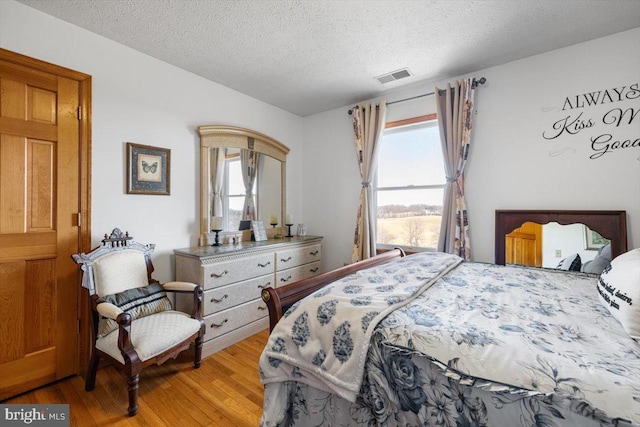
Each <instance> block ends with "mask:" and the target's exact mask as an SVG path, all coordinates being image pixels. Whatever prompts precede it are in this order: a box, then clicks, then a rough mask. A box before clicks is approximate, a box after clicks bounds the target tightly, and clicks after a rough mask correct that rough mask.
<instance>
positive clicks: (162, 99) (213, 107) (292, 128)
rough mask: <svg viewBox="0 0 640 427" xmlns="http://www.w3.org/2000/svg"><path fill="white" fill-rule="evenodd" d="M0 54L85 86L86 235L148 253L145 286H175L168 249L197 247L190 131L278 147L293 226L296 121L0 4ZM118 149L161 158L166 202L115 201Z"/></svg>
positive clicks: (5, 0)
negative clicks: (235, 132)
mask: <svg viewBox="0 0 640 427" xmlns="http://www.w3.org/2000/svg"><path fill="white" fill-rule="evenodd" d="M0 46H1V47H2V48H4V49H8V50H11V51H14V52H17V53H21V54H23V55H27V56H31V57H34V58H37V59H41V60H44V61H47V62H51V63H54V64H56V65H61V66H63V67H66V68H71V69H74V70H77V71H81V72H83V73H87V74H90V75H91V76H92V85H93V117H92V121H93V139H92V148H93V155H92V168H93V171H92V195H93V197H92V234H93V239H92V240H93V244H94V246H95V245H97V244H99V241H100V239H101V238H102V235H103V234H104V233H106V232H109V231H111V229H112V228H113V227H115V226H117V227H120V228H121V229H123V230H128V231H130V233H131V234H132V235H133V236H134V237H135V238H136V240H138V241H141V242H154V243H156V251H155V255H154V265H155V267H156V273H155V275H154V276H155V277H156V278H157V279H158V280H161V281H166V280H170V279H173V278H174V277H175V273H174V261H173V256H172V255H173V252H172V251H173V249H174V248H183V247H187V246H192V245H195V244H197V236H198V233H199V220H198V216H197V213H198V203H199V199H198V191H199V189H198V187H199V184H198V183H199V178H198V177H199V167H198V165H199V139H198V136H197V131H196V128H197V127H198V126H199V125H210V124H227V125H233V126H242V127H247V128H250V129H253V130H256V131H258V132H262V133H265V134H267V135H269V136H272V137H274V138H276V139H277V140H279V141H281V142H282V143H283V144H285V145H287V146H288V147H289V148H290V149H291V152H290V153H289V156H288V160H289V165H288V168H287V197H288V199H289V200H291V201H292V202H291V203H289V210H290V212H291V213H292V214H293V215H295V216H300V213H301V209H300V200H301V196H300V194H301V191H302V185H301V182H302V178H301V170H302V169H301V167H302V119H301V118H300V117H299V116H296V115H293V114H290V113H288V112H286V111H284V110H281V109H279V108H276V107H273V106H271V105H268V104H265V103H264V102H261V101H258V100H256V99H254V98H251V97H248V96H246V95H243V94H240V93H238V92H236V91H233V90H231V89H229V88H227V87H224V86H222V85H219V84H216V83H212V82H210V81H208V80H205V79H203V78H201V77H198V76H196V75H194V74H191V73H188V72H186V71H183V70H181V69H178V68H176V67H174V66H171V65H168V64H167V63H164V62H162V61H159V60H156V59H154V58H151V57H149V56H147V55H144V54H141V53H139V52H137V51H134V50H132V49H130V48H127V47H125V46H123V45H121V44H118V43H115V42H113V41H110V40H108V39H105V38H103V37H101V36H98V35H96V34H94V33H91V32H88V31H85V30H83V29H81V28H79V27H76V26H74V25H71V24H68V23H66V22H64V21H61V20H59V19H57V18H54V17H52V16H49V15H46V14H43V13H41V12H39V11H36V10H35V9H32V8H29V7H27V6H24V5H22V4H20V3H16V2H14V1H10V0H2V1H0ZM126 142H134V143H137V144H144V145H153V146H158V147H164V148H169V149H171V195H170V196H151V195H131V194H126V192H125V183H126V178H125V151H126V148H125V147H126Z"/></svg>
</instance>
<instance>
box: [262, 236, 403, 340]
mask: <svg viewBox="0 0 640 427" xmlns="http://www.w3.org/2000/svg"><path fill="white" fill-rule="evenodd" d="M403 256H405V253H404V251H403V250H402V249H394V250H392V251H388V252H384V253H382V254H380V255H376V256H374V257H371V258H367V259H365V260H362V261H358V262H356V263H353V264H349V265H346V266H344V267H340V268H338V269H335V270H332V271H328V272H326V273H323V274H319V275H317V276H313V277H310V278H308V279H303V280H300V281H298V282H294V283H291V284H289V285H285V286H280V287H277V288H272V287H269V288H265V289H263V290H262V293H261V295H262V300H263V301H264V302H265V303H266V304H267V308H268V309H269V330H270V331H273V328H274V327H275V326H276V323H278V320H280V318H281V317H282V315H283V314H284V313H285V312H286V311H287V310H288V309H289V307H291V306H292V305H293V304H294V303H296V302H297V301H298V300H300V299H302V298H304V297H306V296H307V295H310V294H312V293H313V292H315V291H317V290H318V289H321V288H323V287H325V286H326V285H328V284H329V283H332V282H335V281H336V280H338V279H341V278H343V277H345V276H348V275H350V274H353V273H355V272H356V271H359V270H362V269H364V268H369V267H374V266H376V265H379V264H384V263H385V262H388V261H390V260H392V259H394V258H397V257H403Z"/></svg>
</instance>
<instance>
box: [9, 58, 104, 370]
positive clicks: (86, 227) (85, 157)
mask: <svg viewBox="0 0 640 427" xmlns="http://www.w3.org/2000/svg"><path fill="white" fill-rule="evenodd" d="M0 60H3V61H6V62H10V63H12V64H16V65H19V66H22V67H25V68H28V69H31V70H36V71H42V72H45V73H49V74H53V75H56V76H59V77H64V78H67V79H71V80H75V81H77V82H78V87H79V94H78V96H79V99H78V102H79V105H80V120H79V126H80V128H79V136H78V138H79V147H78V148H79V153H80V158H79V159H78V163H79V166H80V170H79V178H80V179H79V189H78V190H79V193H80V194H79V200H80V203H79V206H78V209H79V217H78V229H79V233H78V240H79V241H78V247H79V250H80V251H81V252H89V251H90V250H91V76H90V75H88V74H85V73H81V72H79V71H74V70H71V69H69V68H64V67H61V66H59V65H54V64H51V63H48V62H45V61H41V60H39V59H35V58H32V57H29V56H25V55H22V54H19V53H16V52H12V51H9V50H6V49H3V48H0ZM80 280H81V276H80V270H78V318H79V319H78V320H79V325H80V328H79V336H78V349H77V350H78V367H77V372H78V373H80V374H82V375H84V373H85V372H86V369H87V363H88V360H89V345H90V344H89V337H90V328H91V321H90V317H89V310H88V308H89V303H88V295H87V293H86V292H81V289H82V287H81V286H80Z"/></svg>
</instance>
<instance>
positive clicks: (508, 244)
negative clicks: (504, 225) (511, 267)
mask: <svg viewBox="0 0 640 427" xmlns="http://www.w3.org/2000/svg"><path fill="white" fill-rule="evenodd" d="M505 255H506V257H505V259H506V263H507V264H518V265H528V266H534V267H542V225H540V224H535V223H533V222H525V223H524V224H522V226H521V227H520V228H516V229H515V230H513V231H512V232H511V233H509V234H507V236H506V237H505Z"/></svg>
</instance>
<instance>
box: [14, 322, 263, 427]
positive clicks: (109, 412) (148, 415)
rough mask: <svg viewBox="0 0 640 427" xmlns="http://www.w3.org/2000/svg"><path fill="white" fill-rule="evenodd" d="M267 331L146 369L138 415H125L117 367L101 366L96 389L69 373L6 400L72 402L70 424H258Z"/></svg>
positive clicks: (124, 389)
mask: <svg viewBox="0 0 640 427" xmlns="http://www.w3.org/2000/svg"><path fill="white" fill-rule="evenodd" d="M268 337H269V332H268V330H265V331H263V332H260V333H258V334H256V335H254V336H252V337H250V338H248V339H246V340H244V341H242V342H239V343H237V344H235V345H233V346H231V347H228V348H226V349H224V350H222V351H220V352H218V353H215V354H213V355H211V356H209V357H207V358H205V359H203V361H202V366H201V367H200V369H193V359H192V358H191V356H190V355H189V354H187V353H186V352H185V353H182V354H181V355H180V356H178V358H177V359H176V360H171V361H168V362H166V363H165V364H164V365H161V366H152V367H148V368H146V369H144V370H143V371H142V374H141V375H140V389H139V397H138V403H139V405H140V409H139V411H138V415H136V416H135V417H128V416H127V403H128V402H127V383H126V380H125V376H124V375H123V374H122V373H120V372H119V371H117V370H115V369H114V368H113V367H106V368H104V369H100V370H99V371H98V375H97V376H96V388H95V390H93V391H91V392H86V391H84V379H83V378H82V377H80V376H76V377H71V378H68V379H65V380H62V381H58V382H56V383H54V384H51V385H48V386H45V387H42V388H39V389H36V390H34V391H31V392H29V393H25V394H22V395H20V396H17V397H14V398H11V399H9V400H6V401H4V402H2V403H18V404H20V403H25V404H26V403H29V404H47V403H50V404H54V403H68V404H69V408H70V412H71V422H70V425H71V426H82V427H86V426H104V425H109V426H154V427H155V426H171V427H174V426H224V427H229V426H257V425H258V424H259V422H260V416H261V415H262V400H263V390H264V389H263V385H262V384H261V383H260V378H259V375H258V360H259V358H260V354H261V353H262V349H263V348H264V346H265V344H266V342H267V339H268Z"/></svg>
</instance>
